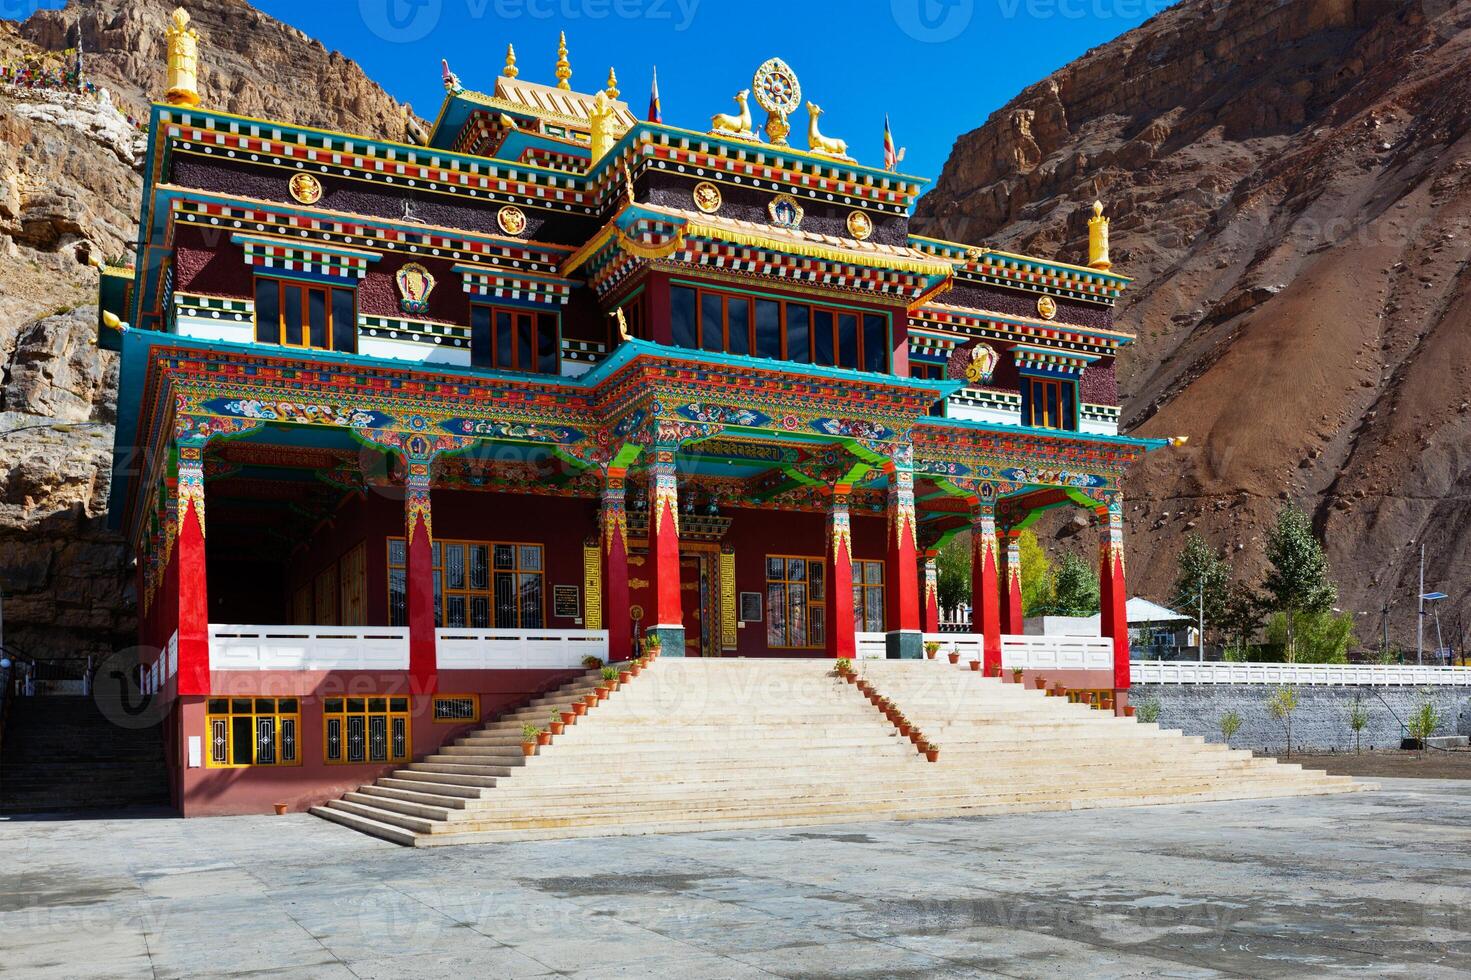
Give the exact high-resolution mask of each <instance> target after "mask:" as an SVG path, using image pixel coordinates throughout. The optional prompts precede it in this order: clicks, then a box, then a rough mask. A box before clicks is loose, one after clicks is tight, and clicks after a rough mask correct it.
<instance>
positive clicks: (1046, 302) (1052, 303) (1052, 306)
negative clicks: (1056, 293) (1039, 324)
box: [1037, 296, 1057, 320]
mask: <svg viewBox="0 0 1471 980" xmlns="http://www.w3.org/2000/svg"><path fill="white" fill-rule="evenodd" d="M1037 313H1038V314H1039V315H1040V316H1041V317H1042V319H1044V320H1051V319H1052V318H1053V317H1055V316H1057V300H1055V299H1053V298H1052V297H1051V296H1041V297H1038V299H1037Z"/></svg>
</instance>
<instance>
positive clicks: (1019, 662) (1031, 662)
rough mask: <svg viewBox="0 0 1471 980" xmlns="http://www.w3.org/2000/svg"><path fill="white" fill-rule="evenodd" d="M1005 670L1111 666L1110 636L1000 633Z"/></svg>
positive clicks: (1085, 668) (1080, 668)
mask: <svg viewBox="0 0 1471 980" xmlns="http://www.w3.org/2000/svg"><path fill="white" fill-rule="evenodd" d="M1001 666H1002V668H1003V669H1005V670H1010V669H1012V668H1013V667H1025V668H1027V669H1028V670H1113V640H1112V639H1110V638H1109V637H1106V636H1012V635H1005V636H1002V637H1001Z"/></svg>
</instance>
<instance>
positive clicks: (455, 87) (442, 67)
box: [439, 58, 465, 95]
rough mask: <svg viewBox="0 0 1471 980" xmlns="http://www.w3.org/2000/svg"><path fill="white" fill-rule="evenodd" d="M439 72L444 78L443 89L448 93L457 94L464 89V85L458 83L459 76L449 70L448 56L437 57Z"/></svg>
mask: <svg viewBox="0 0 1471 980" xmlns="http://www.w3.org/2000/svg"><path fill="white" fill-rule="evenodd" d="M439 73H440V76H441V77H442V78H443V79H444V90H445V91H446V92H448V93H449V94H450V95H459V94H460V93H461V92H463V91H464V90H465V86H463V85H461V84H460V76H459V75H456V74H455V73H454V72H452V71H450V70H449V59H448V58H440V59H439Z"/></svg>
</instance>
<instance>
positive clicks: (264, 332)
mask: <svg viewBox="0 0 1471 980" xmlns="http://www.w3.org/2000/svg"><path fill="white" fill-rule="evenodd" d="M255 339H256V340H258V341H260V342H261V343H263V344H279V343H280V342H281V284H280V283H279V282H277V281H276V280H275V279H257V280H256V281H255Z"/></svg>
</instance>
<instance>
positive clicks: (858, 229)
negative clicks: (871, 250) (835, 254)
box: [848, 211, 873, 242]
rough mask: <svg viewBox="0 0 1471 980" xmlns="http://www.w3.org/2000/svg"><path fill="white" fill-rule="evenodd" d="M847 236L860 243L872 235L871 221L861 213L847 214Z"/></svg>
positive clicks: (851, 212)
mask: <svg viewBox="0 0 1471 980" xmlns="http://www.w3.org/2000/svg"><path fill="white" fill-rule="evenodd" d="M848 234H850V235H852V236H853V237H854V238H856V239H858V240H859V241H860V242H861V241H864V240H866V239H867V238H868V236H869V235H872V234H873V219H872V218H870V217H869V216H868V215H867V214H866V213H864V212H862V211H849V212H848Z"/></svg>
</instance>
